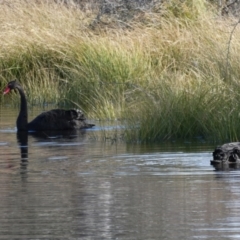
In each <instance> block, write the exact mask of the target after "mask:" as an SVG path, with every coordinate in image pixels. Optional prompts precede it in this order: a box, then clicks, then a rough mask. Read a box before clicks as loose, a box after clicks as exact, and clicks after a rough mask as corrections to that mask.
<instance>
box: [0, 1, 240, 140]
mask: <svg viewBox="0 0 240 240" xmlns="http://www.w3.org/2000/svg"><path fill="white" fill-rule="evenodd" d="M47 2H48V1H46V2H45V1H43V2H42V3H37V2H36V3H35V2H34V1H33V2H30V3H26V1H8V4H7V5H2V6H1V8H0V21H1V25H0V42H1V52H0V71H1V74H0V78H1V86H2V87H3V86H4V85H5V84H6V83H7V82H8V81H9V80H10V79H13V78H19V80H20V82H21V83H22V85H23V86H24V88H25V90H26V92H27V95H28V100H29V102H30V103H32V104H43V103H46V102H51V103H55V104H60V105H69V106H70V105H71V106H79V107H80V108H82V109H83V110H84V111H85V112H86V114H87V116H88V117H91V118H95V119H111V120H115V119H120V120H122V121H124V123H125V124H126V132H125V137H126V140H128V141H140V142H148V141H151V142H154V141H161V140H165V139H184V138H194V137H195V138H209V139H214V140H238V139H239V135H240V127H239V126H240V124H239V120H240V116H239V112H240V107H239V106H240V104H239V99H240V98H239V90H238V89H239V80H238V78H239V76H240V70H239V66H238V63H239V60H240V59H239V51H240V44H239V41H238V39H239V37H240V32H239V28H238V27H237V28H236V29H235V31H234V34H233V37H232V39H231V42H229V37H230V32H231V30H232V28H233V26H232V20H231V19H221V17H219V16H218V15H217V14H216V13H215V12H214V9H212V8H211V6H209V5H207V4H206V2H205V1H200V0H199V1H198V0H195V1H184V3H182V2H181V1H178V0H175V1H166V2H165V3H164V4H163V5H161V7H160V8H159V7H158V5H156V8H155V11H151V12H150V11H149V12H147V11H146V12H141V13H139V14H136V15H135V18H133V19H131V21H129V22H128V23H127V24H125V26H127V27H125V28H120V27H119V25H118V24H115V22H114V19H111V18H109V19H108V21H107V22H104V19H101V21H100V22H99V23H96V22H95V24H96V25H95V27H94V29H93V28H92V24H93V22H94V20H96V13H94V12H92V11H85V12H83V11H81V9H80V8H77V7H76V6H74V5H69V6H66V5H63V4H54V3H51V4H49V3H47ZM110 20H111V22H110ZM115 20H116V19H115ZM116 21H119V19H117V20H116ZM228 51H229V54H228ZM227 57H228V59H227ZM17 101H19V99H18V98H17V96H16V98H15V99H14V102H17Z"/></svg>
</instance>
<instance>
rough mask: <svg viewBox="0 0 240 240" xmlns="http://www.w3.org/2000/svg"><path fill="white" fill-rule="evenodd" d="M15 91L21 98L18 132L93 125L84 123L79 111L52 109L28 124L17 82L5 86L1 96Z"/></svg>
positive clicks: (23, 95)
mask: <svg viewBox="0 0 240 240" xmlns="http://www.w3.org/2000/svg"><path fill="white" fill-rule="evenodd" d="M13 89H17V90H18V92H19V94H20V97H21V105H20V112H19V115H18V118H17V130H18V131H44V130H54V131H59V130H71V129H78V128H79V129H86V128H91V127H93V126H94V124H89V123H87V122H86V118H85V117H84V114H83V112H82V111H81V110H75V109H70V110H64V109H53V110H50V111H47V112H43V113H41V114H40V115H38V116H37V117H36V118H34V119H33V120H32V121H31V122H29V123H28V112H27V99H26V96H25V93H24V91H23V89H22V87H21V85H20V84H19V82H18V81H17V80H13V81H11V82H9V83H8V84H7V87H6V88H5V90H4V92H3V94H7V93H9V92H10V91H11V90H13Z"/></svg>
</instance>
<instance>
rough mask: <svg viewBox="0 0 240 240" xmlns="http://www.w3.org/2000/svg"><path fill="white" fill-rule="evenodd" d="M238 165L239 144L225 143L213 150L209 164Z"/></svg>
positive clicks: (239, 156)
mask: <svg viewBox="0 0 240 240" xmlns="http://www.w3.org/2000/svg"><path fill="white" fill-rule="evenodd" d="M219 163H221V164H222V163H240V142H230V143H225V144H223V145H222V146H218V147H216V148H215V150H214V152H213V160H211V164H212V165H213V164H219Z"/></svg>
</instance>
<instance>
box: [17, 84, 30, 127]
mask: <svg viewBox="0 0 240 240" xmlns="http://www.w3.org/2000/svg"><path fill="white" fill-rule="evenodd" d="M17 90H18V92H19V94H20V97H21V102H20V112H19V115H18V118H17V129H18V131H19V130H20V131H27V124H28V112H27V99H26V96H25V93H24V91H23V89H22V88H21V87H20V86H18V87H17Z"/></svg>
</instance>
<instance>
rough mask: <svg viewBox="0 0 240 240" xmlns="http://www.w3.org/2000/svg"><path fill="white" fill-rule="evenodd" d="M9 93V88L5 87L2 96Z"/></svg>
mask: <svg viewBox="0 0 240 240" xmlns="http://www.w3.org/2000/svg"><path fill="white" fill-rule="evenodd" d="M10 91H11V89H10V87H6V88H5V90H4V92H3V95H5V94H7V93H9V92H10Z"/></svg>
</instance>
